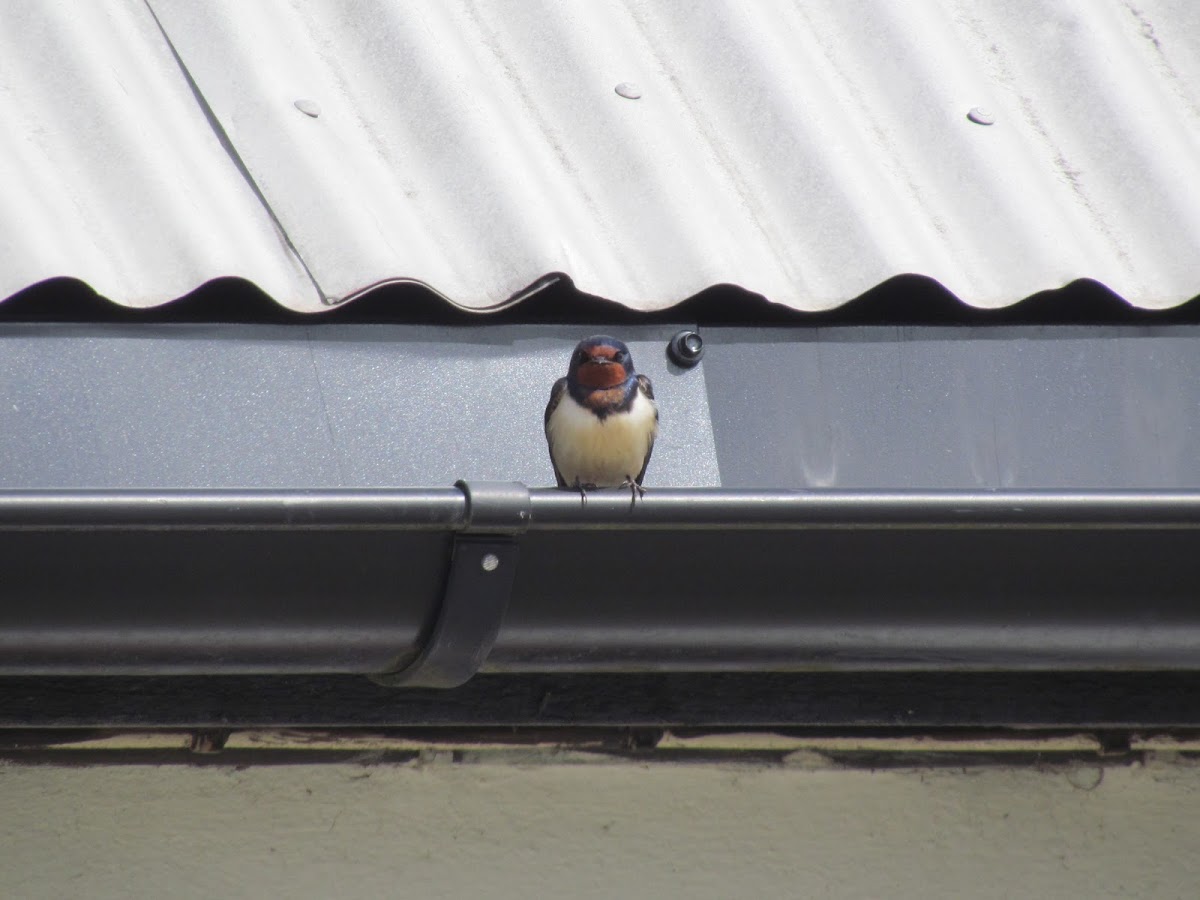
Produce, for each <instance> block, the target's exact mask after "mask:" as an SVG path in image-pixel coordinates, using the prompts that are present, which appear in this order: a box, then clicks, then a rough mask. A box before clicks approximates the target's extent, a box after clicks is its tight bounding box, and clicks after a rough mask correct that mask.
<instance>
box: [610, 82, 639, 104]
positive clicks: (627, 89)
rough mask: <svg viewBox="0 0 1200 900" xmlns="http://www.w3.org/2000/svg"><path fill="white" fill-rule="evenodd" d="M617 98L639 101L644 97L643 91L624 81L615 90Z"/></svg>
mask: <svg viewBox="0 0 1200 900" xmlns="http://www.w3.org/2000/svg"><path fill="white" fill-rule="evenodd" d="M615 90H616V92H617V96H619V97H624V98H625V99H626V100H637V99H639V98H640V97H641V96H642V89H641V88H640V87H638V86H637V85H636V84H634V83H633V82H632V81H622V82H621V83H620V84H618V85H617V86H616V88H615Z"/></svg>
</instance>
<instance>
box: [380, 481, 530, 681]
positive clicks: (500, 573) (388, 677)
mask: <svg viewBox="0 0 1200 900" xmlns="http://www.w3.org/2000/svg"><path fill="white" fill-rule="evenodd" d="M455 487H457V488H458V489H459V490H461V491H462V492H463V493H464V494H465V495H466V498H467V512H466V524H465V526H464V528H463V529H462V530H461V531H460V532H459V533H458V534H456V535H455V536H454V548H453V550H452V552H451V556H450V572H449V575H448V576H447V578H446V592H445V594H444V596H443V597H442V603H441V607H440V608H439V609H438V613H437V620H436V621H435V622H434V625H433V629H432V630H431V632H430V635H429V640H428V641H427V642H426V644H425V646H424V647H422V648H421V651H420V653H418V654H417V657H416V659H414V660H413V661H412V662H411V663H409V664H408V665H407V666H405V667H404V668H402V669H399V670H398V671H394V672H384V673H381V674H378V675H372V676H370V677H371V680H372V681H374V682H375V683H376V684H381V685H384V686H386V687H423V688H455V687H459V686H460V685H463V684H466V682H467V681H469V680H470V679H471V677H472V676H473V675H474V674H475V673H476V672H478V671H479V669H480V667H481V666H482V665H483V663H484V660H486V659H487V656H488V653H490V652H491V649H492V645H493V644H495V642H496V635H497V634H499V633H500V625H501V623H502V622H503V621H504V613H505V611H506V610H507V609H508V600H509V596H510V595H511V594H512V586H513V582H514V580H515V579H516V574H517V558H518V549H519V548H518V543H517V538H518V537H519V536H520V535H521V534H522V533H523V532H524V531H525V530H526V529H527V528H528V527H529V519H530V515H531V505H530V501H529V489H528V488H527V487H525V485H523V484H520V483H519V482H467V481H459V482H457V483H456V485H455Z"/></svg>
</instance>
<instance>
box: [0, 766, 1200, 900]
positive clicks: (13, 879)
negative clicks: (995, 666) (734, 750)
mask: <svg viewBox="0 0 1200 900" xmlns="http://www.w3.org/2000/svg"><path fill="white" fill-rule="evenodd" d="M577 760H578V757H570V758H567V761H558V762H555V761H553V760H551V761H549V762H547V761H545V760H544V759H540V758H539V759H538V761H536V762H532V763H530V762H522V758H521V757H520V755H518V756H517V757H515V758H514V757H512V756H511V755H510V756H503V755H502V756H499V757H489V756H488V755H487V754H481V755H480V756H479V757H478V758H476V759H474V760H472V761H468V762H458V763H455V762H451V761H449V759H448V758H447V759H443V758H442V757H438V758H435V759H434V760H432V761H427V762H425V763H421V764H417V763H413V764H396V765H391V764H374V765H363V764H329V763H319V764H304V765H261V766H258V765H256V766H251V767H249V768H244V769H241V770H239V769H237V768H234V767H230V766H222V765H210V766H203V767H197V766H191V765H158V766H149V765H100V766H95V765H90V766H81V765H76V766H56V765H26V764H17V763H12V762H10V763H6V764H2V765H0V798H3V799H2V803H3V807H2V808H3V816H2V817H0V897H4V898H8V900H16V898H47V897H50V898H59V897H64V898H65V897H71V898H74V897H86V898H109V897H111V898H118V897H120V898H125V897H171V898H189V897H204V898H213V897H220V898H239V897H255V898H261V897H288V898H309V897H313V898H317V897H320V898H328V897H371V898H381V897H400V896H407V897H421V898H435V897H472V896H485V897H492V898H507V897H558V896H567V897H582V898H591V897H671V896H688V897H721V898H742V897H747V898H748V897H808V898H821V897H838V898H842V897H863V898H889V900H902V898H910V897H911V898H917V897H919V898H929V897H955V898H959V897H971V898H992V897H1054V898H1074V897H1081V898H1082V897H1087V898H1108V897H1153V898H1160V897H1179V898H1188V900H1194V898H1195V897H1197V896H1200V815H1197V809H1198V808H1200V807H1198V801H1200V769H1198V768H1196V767H1194V766H1192V765H1188V764H1185V763H1180V762H1174V761H1168V760H1163V759H1159V760H1156V761H1152V762H1151V763H1149V764H1147V765H1144V766H1142V765H1138V766H1133V767H1116V768H1108V769H1106V770H1104V772H1103V777H1101V771H1100V770H1099V769H1097V768H1094V767H1088V766H1075V767H1071V768H1059V769H1052V770H1051V769H1038V768H1029V767H1026V768H988V767H977V768H976V767H972V768H966V769H955V770H947V769H925V770H912V771H894V770H888V771H874V772H872V771H864V770H850V771H847V770H839V769H836V768H830V767H828V766H821V765H817V766H813V765H811V762H812V760H808V761H807V764H804V763H805V761H804V760H803V759H801V763H802V764H799V765H791V766H779V765H775V766H765V765H727V764H709V763H689V764H672V763H653V764H637V763H630V762H613V761H602V762H579V761H577Z"/></svg>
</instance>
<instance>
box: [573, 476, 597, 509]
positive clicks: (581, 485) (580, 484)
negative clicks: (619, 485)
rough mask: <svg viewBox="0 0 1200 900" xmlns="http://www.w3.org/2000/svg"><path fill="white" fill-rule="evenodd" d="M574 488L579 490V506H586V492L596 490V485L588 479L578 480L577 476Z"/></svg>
mask: <svg viewBox="0 0 1200 900" xmlns="http://www.w3.org/2000/svg"><path fill="white" fill-rule="evenodd" d="M575 490H577V491H579V504H580V505H581V506H587V492H588V491H594V490H597V487H596V485H595V484H593V483H592V482H590V481H580V480H579V479H578V478H576V479H575Z"/></svg>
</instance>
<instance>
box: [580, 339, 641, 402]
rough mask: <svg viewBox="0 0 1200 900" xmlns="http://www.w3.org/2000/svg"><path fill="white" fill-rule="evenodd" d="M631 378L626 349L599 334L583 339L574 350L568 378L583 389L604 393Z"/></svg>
mask: <svg viewBox="0 0 1200 900" xmlns="http://www.w3.org/2000/svg"><path fill="white" fill-rule="evenodd" d="M634 374H635V372H634V370H633V357H632V356H630V355H629V348H628V347H626V346H625V345H624V344H622V343H621V342H620V341H618V340H617V339H616V338H611V337H607V336H605V335H602V334H601V335H595V336H594V337H590V338H585V339H584V340H582V341H580V342H579V344H578V345H577V346H576V347H575V352H574V353H572V354H571V367H570V369H568V371H567V378H568V380H569V381H571V382H574V383H575V384H577V385H580V386H581V387H584V388H588V389H591V390H604V389H607V388H614V387H616V386H617V385H620V384H624V383H625V382H626V381H628V380H629V379H631V378H633V376H634Z"/></svg>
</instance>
